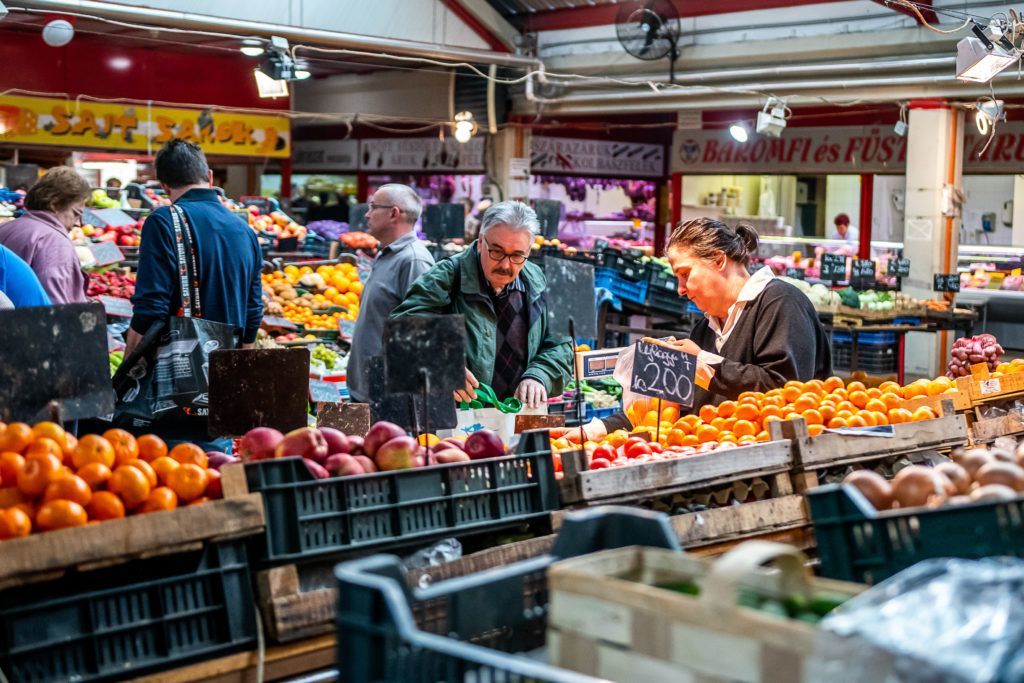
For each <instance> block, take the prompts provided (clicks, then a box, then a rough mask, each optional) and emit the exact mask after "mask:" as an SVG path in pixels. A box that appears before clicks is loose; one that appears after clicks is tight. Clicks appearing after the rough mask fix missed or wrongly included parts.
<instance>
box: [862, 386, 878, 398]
mask: <svg viewBox="0 0 1024 683" xmlns="http://www.w3.org/2000/svg"><path fill="white" fill-rule="evenodd" d="M864 393H866V394H867V395H868V398H878V397H879V396H881V395H882V392H881V390H879V389H876V388H875V387H871V388H870V389H868V390H867V391H866V392H864Z"/></svg>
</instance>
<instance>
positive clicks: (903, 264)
mask: <svg viewBox="0 0 1024 683" xmlns="http://www.w3.org/2000/svg"><path fill="white" fill-rule="evenodd" d="M885 274H886V275H895V276H896V277H910V259H908V258H894V259H889V265H888V267H887V268H886V271H885Z"/></svg>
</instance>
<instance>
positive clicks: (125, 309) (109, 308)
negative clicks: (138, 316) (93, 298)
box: [99, 294, 132, 318]
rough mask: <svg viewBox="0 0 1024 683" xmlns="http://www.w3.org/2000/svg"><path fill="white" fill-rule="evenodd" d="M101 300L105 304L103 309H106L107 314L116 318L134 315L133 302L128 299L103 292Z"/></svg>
mask: <svg viewBox="0 0 1024 683" xmlns="http://www.w3.org/2000/svg"><path fill="white" fill-rule="evenodd" d="M99 300H100V303H101V304H103V310H104V311H106V313H107V315H109V316H111V317H115V318H130V317H132V302H131V301H129V300H128V299H121V298H120V297H116V296H106V295H104V294H101V295H100V296H99Z"/></svg>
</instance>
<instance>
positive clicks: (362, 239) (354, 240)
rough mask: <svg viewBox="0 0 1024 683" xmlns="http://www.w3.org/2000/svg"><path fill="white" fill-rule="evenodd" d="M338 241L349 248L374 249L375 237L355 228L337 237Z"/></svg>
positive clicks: (375, 246) (375, 244) (375, 245)
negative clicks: (353, 230)
mask: <svg viewBox="0 0 1024 683" xmlns="http://www.w3.org/2000/svg"><path fill="white" fill-rule="evenodd" d="M338 239H339V241H340V242H341V243H342V244H344V245H345V246H346V247H348V248H349V249H376V248H377V238H376V237H373V236H372V235H370V234H369V233H365V232H361V231H359V230H356V231H355V232H345V233H342V234H341V235H340V236H339V237H338Z"/></svg>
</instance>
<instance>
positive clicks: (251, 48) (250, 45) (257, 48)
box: [239, 38, 266, 57]
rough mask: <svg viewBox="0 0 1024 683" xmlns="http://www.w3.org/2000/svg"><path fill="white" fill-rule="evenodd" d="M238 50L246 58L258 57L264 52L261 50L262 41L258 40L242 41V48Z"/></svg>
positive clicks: (248, 39)
mask: <svg viewBox="0 0 1024 683" xmlns="http://www.w3.org/2000/svg"><path fill="white" fill-rule="evenodd" d="M239 50H241V52H242V54H243V55H245V56H246V57H259V56H260V55H262V54H263V53H264V52H266V50H264V49H263V41H262V40H260V39H258V38H246V39H245V40H243V41H242V47H240V48H239Z"/></svg>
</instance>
